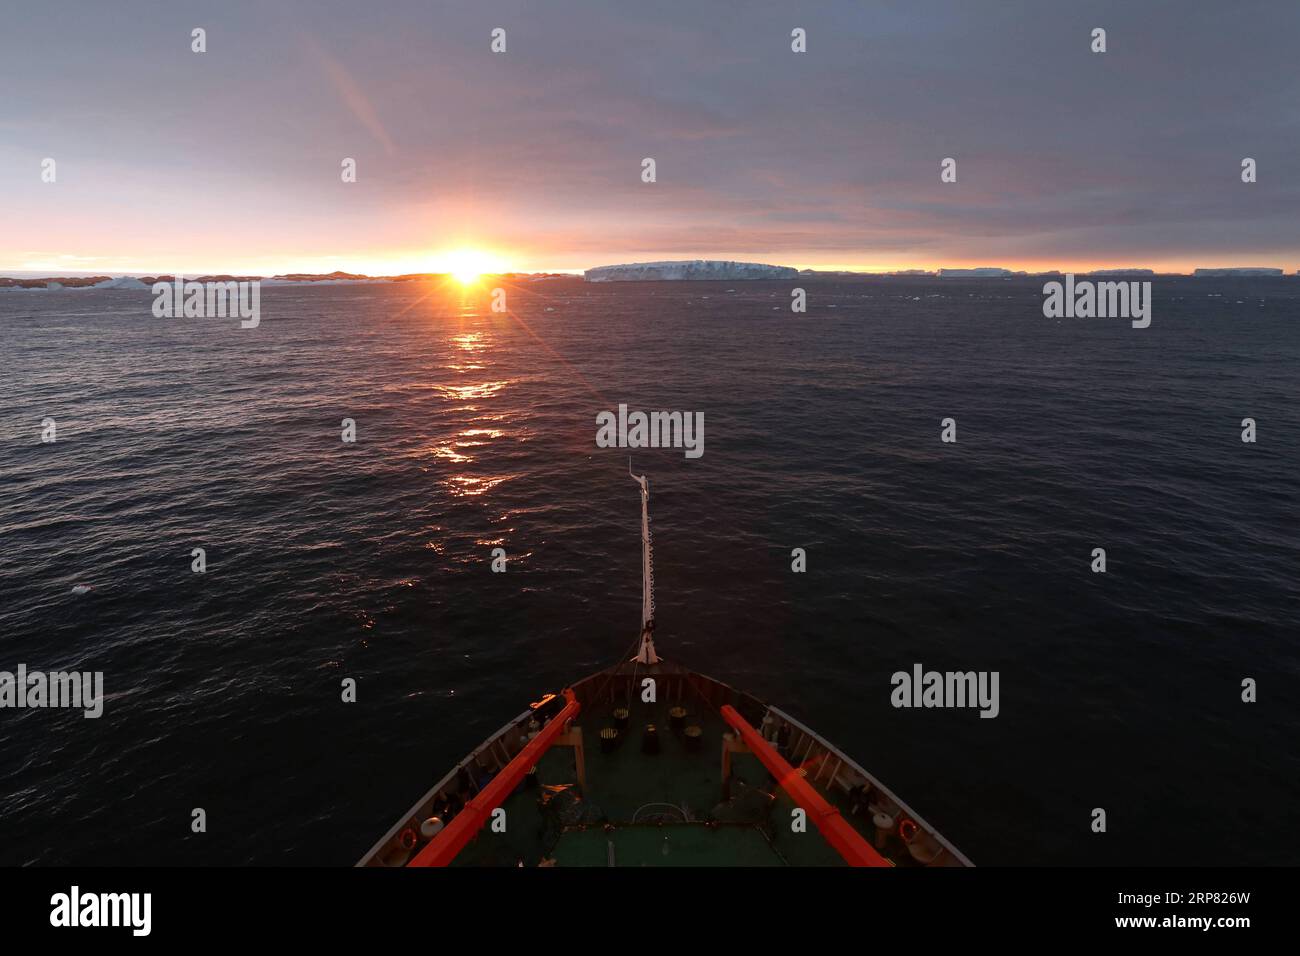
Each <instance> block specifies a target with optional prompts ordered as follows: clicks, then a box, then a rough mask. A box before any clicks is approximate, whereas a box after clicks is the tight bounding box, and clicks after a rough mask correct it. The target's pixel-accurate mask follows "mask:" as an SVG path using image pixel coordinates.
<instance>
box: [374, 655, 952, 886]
mask: <svg viewBox="0 0 1300 956" xmlns="http://www.w3.org/2000/svg"><path fill="white" fill-rule="evenodd" d="M648 678H653V680H652V681H651V680H648ZM647 683H653V684H654V685H655V687H656V689H657V693H656V695H655V696H656V697H657V700H656V701H652V702H648V703H647V702H644V701H643V700H642V699H641V692H642V688H643V686H644V685H646V684H647ZM565 695H566V697H567V698H568V699H569V700H570V701H571V703H570V704H568V705H567V706H565V707H564V710H565V711H567V710H568V709H569V708H570V707H574V708H576V712H575V713H574V715H573V716H572V717H571V718H569V719H566V720H564V721H563V722H561V723H553V722H552V719H551V718H552V715H554V714H556V713H558V711H559V705H563V704H564V701H563V700H560V699H558V698H555V697H554V696H553V695H548V697H547V698H545V699H544V700H543V701H540V702H538V703H537V704H534V705H533V707H532V708H530V710H529V711H525V712H524V713H523V714H521V715H519V716H518V717H516V718H515V719H514V720H512V721H511V722H510V723H508V724H507V725H506V726H505V727H503V728H501V730H499V731H498V732H497V733H496V734H494V735H493V736H492V737H490V738H488V740H486V741H484V743H483V744H482V745H481V746H480V747H479V748H478V749H477V750H475V751H474V752H473V753H471V754H470V755H469V756H467V757H466V758H465V759H464V760H463V761H461V763H460V764H459V765H457V767H456V768H454V769H453V770H452V771H451V772H449V773H448V774H447V775H446V776H445V777H443V778H442V779H441V780H440V781H439V782H438V783H437V784H435V785H434V787H433V788H432V789H431V790H429V791H428V792H427V793H426V794H425V795H424V796H423V797H422V798H421V799H420V800H419V801H418V802H417V803H416V804H415V805H414V806H413V807H411V809H410V810H409V811H407V813H406V814H405V815H404V816H403V817H401V818H399V819H398V821H397V823H395V824H394V825H393V826H392V828H390V830H389V831H388V832H387V833H386V834H385V835H384V836H383V837H382V838H381V839H380V840H379V841H378V843H376V844H375V846H374V847H373V848H372V849H371V850H370V852H368V853H367V854H366V855H365V856H364V857H363V858H362V860H361V861H360V864H359V865H362V866H406V865H408V864H410V863H411V862H412V860H413V859H414V858H415V857H416V856H418V855H419V854H420V853H421V852H422V850H423V848H424V847H425V846H426V845H427V844H428V843H429V841H428V838H427V837H420V836H418V835H417V834H418V833H419V831H420V830H421V828H422V821H424V822H432V821H433V820H434V819H435V818H436V819H437V820H440V821H442V823H440V824H439V826H443V825H446V826H448V828H450V827H451V824H452V822H453V821H455V820H456V819H458V816H459V814H460V813H461V812H463V811H462V810H461V808H462V807H465V806H466V804H467V802H468V801H470V800H475V801H478V803H477V804H476V805H478V806H479V810H478V811H475V812H476V813H479V812H483V813H486V812H487V811H488V810H489V809H491V810H492V811H493V812H492V814H491V816H492V819H491V820H488V821H487V824H486V825H481V824H476V825H475V827H474V829H473V830H471V831H470V832H472V833H473V834H474V835H473V836H472V837H470V838H469V842H468V843H463V842H462V841H457V842H456V844H455V845H456V846H457V848H458V849H457V850H456V851H454V855H453V856H451V857H448V858H447V862H449V863H450V865H452V866H511V867H514V866H520V865H522V866H843V865H846V864H845V861H844V858H843V857H841V855H840V852H841V851H839V850H836V849H835V848H834V847H832V846H831V845H830V843H828V842H827V839H826V838H825V837H823V835H822V833H821V831H820V830H819V829H818V828H817V826H816V825H815V822H814V820H813V819H812V815H811V813H810V814H809V815H808V818H807V821H806V828H805V829H804V830H796V828H795V827H793V826H792V821H793V819H794V816H793V813H794V811H795V810H796V809H797V804H796V803H795V802H794V799H793V798H792V797H791V796H790V795H789V794H788V793H787V792H786V790H787V788H793V789H794V790H798V789H799V788H800V787H805V785H806V788H811V790H809V791H807V792H805V794H804V796H803V797H802V798H801V799H805V800H808V799H813V800H824V801H826V802H827V803H829V804H830V805H831V806H832V807H834V808H835V809H836V810H838V811H839V815H840V816H841V817H842V818H843V820H845V821H847V822H848V824H849V826H851V827H852V828H853V829H854V830H856V831H857V832H858V834H860V835H861V836H862V837H863V840H864V841H865V842H866V843H869V844H872V845H873V846H874V847H875V848H876V850H877V851H878V854H879V857H883V862H884V863H886V864H892V865H894V866H903V867H908V866H922V865H924V866H970V865H971V863H970V861H969V860H967V859H966V858H965V857H964V856H962V854H961V853H960V852H959V851H957V850H956V848H954V847H953V846H952V845H951V844H950V843H948V842H947V841H946V840H944V839H943V838H942V837H941V836H939V835H938V833H937V832H936V831H935V830H934V828H933V827H932V826H930V825H929V824H928V823H926V822H925V821H924V820H923V819H922V818H921V817H920V816H918V815H917V814H916V813H915V811H913V810H912V809H911V808H910V807H908V806H907V805H906V804H904V803H903V801H902V800H900V799H899V798H898V797H897V796H895V795H894V794H893V793H892V792H891V791H890V790H889V789H888V788H887V787H885V786H884V784H882V783H881V782H880V781H878V780H877V779H876V778H875V777H873V776H872V775H871V774H870V773H869V772H867V771H866V770H864V769H863V768H862V767H861V766H859V765H858V764H857V763H855V762H854V761H853V760H852V759H851V758H849V757H848V756H847V755H846V754H844V753H843V752H841V751H839V750H837V749H836V748H835V747H834V746H833V745H831V744H830V743H828V742H827V741H825V740H824V739H822V738H821V737H819V736H818V735H817V734H816V733H814V732H813V731H812V730H810V729H809V728H807V727H805V726H804V725H803V724H800V723H799V722H798V721H796V720H795V719H794V718H792V717H790V716H789V715H787V714H785V713H783V712H782V711H780V710H778V709H777V708H775V707H772V706H770V705H768V704H766V703H764V702H762V701H760V700H758V699H757V698H754V697H752V696H751V695H749V694H745V693H743V692H741V691H737V690H736V689H735V688H732V687H730V686H728V685H727V684H724V683H722V682H720V681H717V680H713V679H712V678H709V677H706V676H704V675H702V674H699V673H697V672H695V671H692V670H690V669H688V668H685V667H682V666H680V665H677V664H674V663H671V662H659V663H656V664H652V665H649V666H646V665H638V664H635V663H633V662H628V663H623V664H619V665H615V666H614V667H612V668H610V669H608V670H605V671H601V672H599V673H597V674H593V675H591V676H590V677H587V678H585V679H584V680H581V681H579V682H578V683H576V684H574V685H573V686H572V687H571V688H570V689H567V690H566V691H565ZM548 701H550V703H548ZM724 705H726V706H727V707H729V708H730V709H731V711H730V713H729V719H731V720H733V721H739V722H740V723H739V724H736V725H734V727H735V728H737V729H733V725H729V724H728V723H727V719H724V717H723V711H722V708H723V707H724ZM676 708H681V709H683V710H684V715H682V714H679V715H678V719H676V720H674V719H673V716H672V712H673V711H674V709H676ZM619 709H625V710H626V717H625V718H624V719H623V720H620V719H619V716H620V715H618V713H617V712H618V710H619ZM538 718H540V722H539V720H538ZM651 724H652V725H654V727H655V728H656V730H657V737H658V744H659V745H658V748H657V751H654V752H647V750H646V749H645V748H643V739H644V737H645V733H646V728H647V726H648V725H651ZM619 726H621V727H622V733H621V734H620V735H619V738H618V741H617V743H616V745H615V746H614V747H613V748H612V749H607V748H605V747H602V732H604V731H608V730H610V729H611V728H615V727H619ZM552 728H553V729H552ZM692 728H698V734H696V737H695V739H694V740H691V739H689V738H690V734H692V733H695V731H694V730H692ZM760 728H761V729H760ZM740 731H743V733H745V734H749V735H751V736H750V739H749V740H742V739H741V737H742V734H741V732H740ZM538 736H541V737H543V738H545V741H544V744H543V746H542V747H541V749H540V751H539V754H540V755H533V756H531V757H530V758H528V759H524V750H525V749H527V748H532V747H535V742H534V741H533V738H535V737H538ZM751 743H759V744H760V745H761V747H762V748H764V749H766V750H767V751H768V753H767V755H766V756H765V757H764V758H763V759H761V760H760V757H759V756H757V755H756V754H755V753H754V752H753V751H752V750H751V749H750V744H751ZM520 760H524V762H523V763H520ZM579 760H581V766H580V764H579ZM773 760H775V761H776V762H777V763H776V764H774V763H773ZM534 761H535V763H534ZM764 761H766V763H765V762H764ZM508 763H510V764H515V765H518V769H517V771H516V772H515V773H514V774H510V775H509V777H508V779H509V780H514V781H519V782H518V784H517V785H515V786H514V788H513V790H512V791H510V792H509V794H508V796H505V797H504V799H503V798H502V796H501V793H500V792H498V791H499V790H500V785H499V784H498V783H497V782H496V781H497V776H498V774H503V773H507V771H506V767H507V764H508ZM530 766H531V767H532V768H533V769H532V771H531V772H528V773H527V774H526V775H524V774H525V771H526V768H527V767H530ZM769 766H776V767H777V769H778V770H780V772H782V773H792V774H797V775H798V776H799V777H801V778H802V783H800V784H798V785H797V786H796V785H795V784H793V783H792V782H791V781H789V780H787V781H785V784H784V787H783V786H781V785H778V783H777V781H776V780H775V779H774V778H773V776H772V772H770V771H769V770H768V767H769ZM724 767H725V768H726V769H725V770H724ZM521 777H522V779H520V778H521ZM501 779H506V778H504V777H503V778H501ZM506 786H510V784H508V783H507V784H506ZM484 788H491V790H492V794H491V796H490V798H489V799H490V800H491V801H492V803H491V807H490V808H489V807H488V805H487V804H484V803H482V800H481V798H480V797H478V796H476V795H477V794H480V793H484V792H485V790H484ZM806 788H805V789H806ZM805 806H807V804H805ZM496 810H504V811H505V814H504V818H502V817H501V815H500V814H499V813H496V812H495V811H496ZM878 812H879V813H880V814H881V816H880V817H879V818H876V817H875V816H874V815H875V814H876V813H878ZM466 819H469V818H466ZM478 819H479V820H480V821H481V820H482V819H483V818H482V817H479V818H478ZM876 819H883V820H884V821H885V822H884V824H883V825H882V828H881V829H880V830H879V831H878V830H877V828H876V825H875V820H876ZM502 824H504V826H502ZM905 832H906V834H907V837H908V839H907V840H906V841H905V839H904V833H905ZM842 836H843V834H842V833H841V834H840V837H842ZM841 850H843V846H841ZM868 852H869V851H868ZM871 856H872V858H875V859H877V860H878V862H879V858H878V857H876V856H875V854H871ZM422 865H427V864H422ZM441 865H446V864H445V863H444V864H441Z"/></svg>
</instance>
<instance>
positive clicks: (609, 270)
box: [583, 259, 799, 282]
mask: <svg viewBox="0 0 1300 956" xmlns="http://www.w3.org/2000/svg"><path fill="white" fill-rule="evenodd" d="M798 275H799V270H797V269H792V268H790V267H789V266H769V265H764V264H763V263H761V262H729V261H725V260H722V259H682V260H678V261H673V262H629V263H626V264H624V265H617V266H598V267H597V268H595V269H588V270H587V271H586V272H585V273H583V278H585V279H586V280H587V281H588V282H647V281H649V282H654V281H666V280H679V279H718V280H722V281H726V282H731V281H734V280H737V279H794V278H797V277H798Z"/></svg>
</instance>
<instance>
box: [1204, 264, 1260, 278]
mask: <svg viewBox="0 0 1300 956" xmlns="http://www.w3.org/2000/svg"><path fill="white" fill-rule="evenodd" d="M1192 275H1193V276H1195V277H1196V278H1198V279H1204V278H1220V277H1222V276H1280V275H1282V270H1281V269H1268V268H1251V267H1245V268H1240V267H1235V266H1234V267H1233V268H1230V269H1197V270H1196V271H1195V272H1193V273H1192Z"/></svg>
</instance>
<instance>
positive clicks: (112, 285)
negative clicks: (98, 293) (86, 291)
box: [90, 276, 149, 289]
mask: <svg viewBox="0 0 1300 956" xmlns="http://www.w3.org/2000/svg"><path fill="white" fill-rule="evenodd" d="M90 288H92V289H148V288H149V286H147V285H145V284H144V283H143V282H141V281H140V280H139V279H137V278H135V277H134V276H118V277H117V278H116V279H105V280H104V281H103V282H96V283H95V284H94V285H92V286H90Z"/></svg>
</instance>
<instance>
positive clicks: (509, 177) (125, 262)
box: [0, 0, 1300, 274]
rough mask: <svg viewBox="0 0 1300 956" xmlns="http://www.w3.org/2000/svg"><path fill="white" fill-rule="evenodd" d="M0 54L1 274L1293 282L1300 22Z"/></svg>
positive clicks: (1177, 9)
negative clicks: (893, 272) (474, 271)
mask: <svg viewBox="0 0 1300 956" xmlns="http://www.w3.org/2000/svg"><path fill="white" fill-rule="evenodd" d="M3 24H4V28H3V32H2V33H0V90H3V95H0V211H2V215H3V223H4V225H3V228H0V274H3V273H5V272H6V271H9V272H13V271H20V270H37V271H41V270H44V271H46V272H48V274H57V273H63V272H72V271H83V272H85V271H89V272H103V273H123V272H170V271H181V272H186V273H190V274H196V273H201V272H237V273H259V274H271V273H276V272H288V271H311V272H328V271H332V270H334V269H346V270H350V271H360V272H368V273H372V274H380V273H397V272H424V271H443V269H445V268H446V265H445V263H446V261H447V257H448V255H449V253H451V252H453V251H455V250H463V249H475V250H480V251H482V252H483V253H484V254H485V255H486V256H487V257H488V259H489V260H490V262H491V263H492V267H493V268H499V269H502V270H505V269H509V270H514V271H544V270H580V269H583V268H587V267H591V266H595V265H601V264H607V263H613V262H625V261H634V260H645V259H682V258H729V259H730V258H735V259H746V260H754V261H762V262H772V263H779V264H783V265H793V266H796V267H812V268H859V269H895V268H936V267H941V266H978V265H998V266H1006V267H1009V268H1025V269H1035V268H1058V267H1059V268H1073V269H1085V268H1095V267H1099V266H1108V265H1133V266H1146V267H1152V268H1157V269H1162V268H1163V269H1171V270H1178V271H1186V270H1190V269H1191V268H1193V267H1195V266H1230V265H1258V266H1277V267H1281V268H1285V269H1286V270H1287V271H1295V270H1296V269H1298V268H1300V70H1297V69H1296V62H1297V52H1296V51H1297V49H1298V48H1300V4H1297V3H1277V2H1273V3H1255V2H1249V0H1238V2H1233V3H1223V2H1218V3H1207V2H1199V0H1196V2H1151V0H1144V2H1140V3H1139V2H1133V0H1126V2H1115V3H1110V2H1095V3H1068V4H1065V3H1051V4H1049V3H1043V2H1024V3H1019V2H1010V0H997V2H994V0H987V2H985V0H960V2H951V3H949V2H928V0H917V2H898V3H874V2H872V3H869V2H852V3H850V2H839V3H830V2H827V3H798V2H788V3H776V2H744V3H742V2H738V0H715V2H703V3H702V2H699V0H691V2H675V0H674V2H665V0H656V2H651V3H633V2H617V3H614V2H609V3H606V2H597V0H548V2H545V3H542V2H524V0H521V2H513V3H502V2H495V0H464V2H449V3H444V2H436V3H435V2H429V0H387V2H374V3H355V2H319V0H313V2H308V0H264V2H251V0H245V2H240V0H222V2H185V0H178V2H175V3H158V2H140V0H124V2H115V3H86V2H82V3H67V2H61V0H46V2H41V3H34V2H33V3H24V4H20V5H10V6H9V7H7V8H6V10H5V13H4V15H3ZM1099 26H1100V27H1104V28H1105V29H1106V30H1107V34H1108V36H1107V41H1108V47H1109V51H1108V52H1107V53H1105V54H1094V53H1091V52H1090V50H1089V43H1090V32H1091V30H1092V29H1093V28H1094V27H1099ZM194 27H203V28H205V29H206V30H207V46H208V51H207V52H206V53H203V54H196V53H193V52H191V50H190V43H191V40H190V31H191V30H192V29H193V28H194ZM494 27H503V28H505V30H506V31H507V43H508V47H507V52H506V53H505V54H493V53H491V52H490V50H489V40H490V37H489V34H490V31H491V30H492V29H493V28H494ZM794 27H803V28H805V29H806V30H807V33H808V52H807V53H805V54H795V53H792V52H791V50H790V31H791V29H793V28H794ZM647 156H649V157H654V159H655V160H656V163H657V173H658V182H656V183H654V184H651V185H647V184H645V183H642V182H641V178H640V172H641V160H642V158H643V157H647ZM948 156H951V157H954V158H955V159H956V160H957V163H958V181H957V183H955V184H943V183H941V182H940V180H939V167H940V161H941V160H942V159H943V158H944V157H948ZM45 157H51V158H53V159H55V161H56V162H57V177H58V178H57V182H56V183H53V184H49V183H43V182H42V181H41V178H40V174H41V161H42V159H43V158H45ZM344 157H353V158H355V159H356V160H357V169H358V181H357V182H356V183H353V184H344V183H343V182H341V181H340V163H341V161H342V160H343V158H344ZM1243 157H1252V158H1254V159H1256V160H1257V162H1258V168H1259V172H1258V175H1259V181H1258V182H1257V183H1254V184H1250V185H1247V184H1243V183H1242V182H1241V177H1240V169H1241V160H1242V158H1243Z"/></svg>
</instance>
